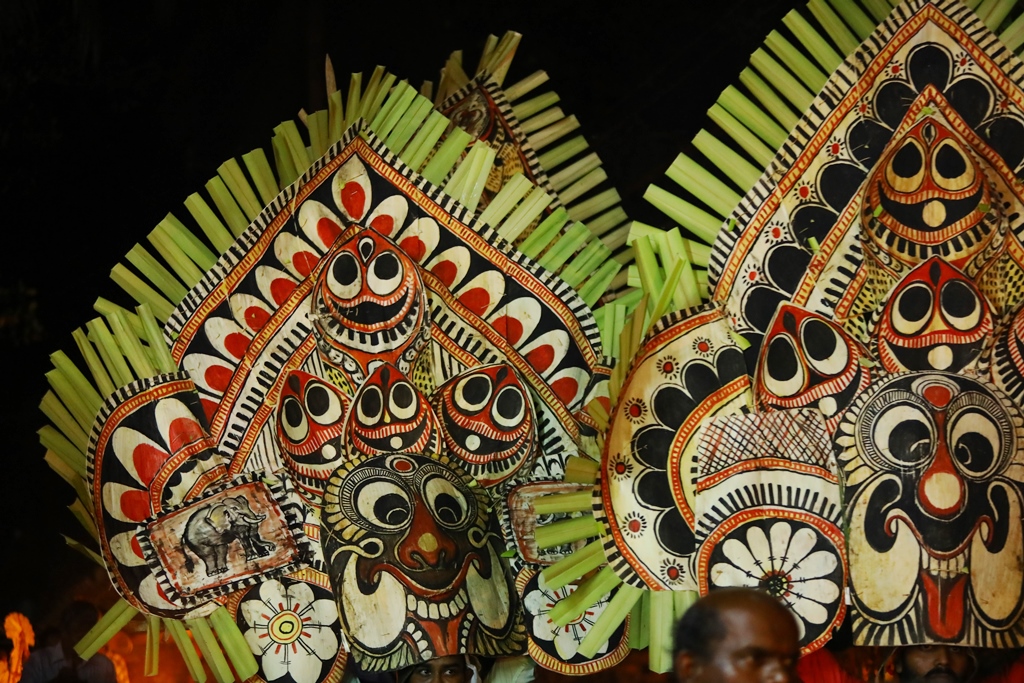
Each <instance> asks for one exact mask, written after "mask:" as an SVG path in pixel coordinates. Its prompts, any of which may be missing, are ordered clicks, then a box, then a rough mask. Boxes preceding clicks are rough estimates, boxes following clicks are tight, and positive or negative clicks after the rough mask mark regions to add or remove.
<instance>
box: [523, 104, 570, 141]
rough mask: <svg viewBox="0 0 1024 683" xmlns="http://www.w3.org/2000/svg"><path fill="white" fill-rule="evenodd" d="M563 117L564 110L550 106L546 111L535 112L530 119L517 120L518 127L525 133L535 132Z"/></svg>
mask: <svg viewBox="0 0 1024 683" xmlns="http://www.w3.org/2000/svg"><path fill="white" fill-rule="evenodd" d="M564 118H565V112H564V111H562V109H561V107H552V108H551V109H548V110H547V111H544V112H541V113H540V114H537V115H536V116H534V117H533V118H532V119H528V120H526V121H520V122H519V129H520V130H521V131H523V133H525V134H526V135H530V134H531V133H535V132H537V131H539V130H541V129H542V128H545V127H547V126H550V125H551V124H553V123H556V122H558V121H561V120H563V119H564Z"/></svg>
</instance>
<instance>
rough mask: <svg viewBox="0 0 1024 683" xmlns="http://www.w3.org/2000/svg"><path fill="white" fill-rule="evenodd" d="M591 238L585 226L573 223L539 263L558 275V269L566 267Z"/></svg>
mask: <svg viewBox="0 0 1024 683" xmlns="http://www.w3.org/2000/svg"><path fill="white" fill-rule="evenodd" d="M531 236H532V235H531ZM590 237H591V235H590V230H588V229H587V226H586V225H585V224H583V223H573V224H572V225H571V226H570V227H569V228H568V229H567V230H566V231H565V232H564V233H563V234H562V236H561V237H559V238H558V241H557V242H556V243H555V244H553V245H551V248H550V249H548V251H547V253H546V254H544V256H543V257H542V258H541V259H539V260H538V261H537V262H538V263H539V264H540V265H541V266H543V267H544V268H547V269H548V270H550V271H551V272H553V273H557V272H558V269H559V268H561V267H562V266H563V265H565V262H566V261H568V260H569V257H570V256H572V255H573V254H574V253H576V250H577V249H579V248H580V247H582V246H583V245H584V244H585V243H586V241H587V240H588V239H590Z"/></svg>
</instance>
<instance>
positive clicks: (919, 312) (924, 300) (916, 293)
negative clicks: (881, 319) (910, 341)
mask: <svg viewBox="0 0 1024 683" xmlns="http://www.w3.org/2000/svg"><path fill="white" fill-rule="evenodd" d="M931 313H932V290H931V289H929V288H928V286H927V285H925V284H923V283H917V284H912V285H910V286H909V287H907V288H906V289H904V290H903V291H901V292H900V293H899V294H897V295H896V301H895V302H893V307H892V314H891V315H890V320H891V321H892V327H893V329H894V330H896V331H897V332H899V333H900V334H901V335H903V336H904V337H911V336H913V335H915V334H918V333H919V332H921V331H922V330H923V329H924V328H925V327H927V326H928V322H929V321H930V320H931V317H932V316H931Z"/></svg>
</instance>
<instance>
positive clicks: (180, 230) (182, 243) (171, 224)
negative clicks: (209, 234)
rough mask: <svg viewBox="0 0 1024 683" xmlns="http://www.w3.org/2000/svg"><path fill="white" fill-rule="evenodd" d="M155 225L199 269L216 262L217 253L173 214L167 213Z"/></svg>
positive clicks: (205, 269)
mask: <svg viewBox="0 0 1024 683" xmlns="http://www.w3.org/2000/svg"><path fill="white" fill-rule="evenodd" d="M157 227H159V228H161V229H162V230H163V231H164V232H165V233H166V234H167V235H168V236H169V237H170V238H171V239H172V240H173V241H174V243H175V244H176V245H177V246H178V247H179V248H180V249H181V250H182V251H183V252H185V254H186V255H188V257H189V258H190V259H191V260H192V262H193V263H195V264H196V265H197V266H199V268H200V269H201V270H203V271H207V270H209V269H210V268H213V264H215V263H216V262H217V255H216V254H214V253H213V252H212V251H210V248H209V247H207V246H206V245H205V244H203V243H202V241H201V240H200V239H199V238H198V237H196V236H195V235H194V234H193V233H192V231H191V230H189V229H188V228H186V227H185V226H184V224H182V222H181V221H179V220H178V219H177V218H175V217H174V214H170V213H169V214H167V216H165V217H164V219H163V220H162V221H160V223H159V224H158V225H157Z"/></svg>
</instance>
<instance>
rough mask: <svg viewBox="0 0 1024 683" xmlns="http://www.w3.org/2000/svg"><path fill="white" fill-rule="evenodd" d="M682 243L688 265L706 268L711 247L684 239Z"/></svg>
mask: <svg viewBox="0 0 1024 683" xmlns="http://www.w3.org/2000/svg"><path fill="white" fill-rule="evenodd" d="M683 243H684V244H685V245H686V251H687V258H688V259H689V261H690V263H692V264H694V265H695V266H703V267H704V268H707V267H708V260H709V259H710V258H711V247H710V246H708V245H707V244H701V243H700V242H694V241H693V240H688V239H684V240H683Z"/></svg>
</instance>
